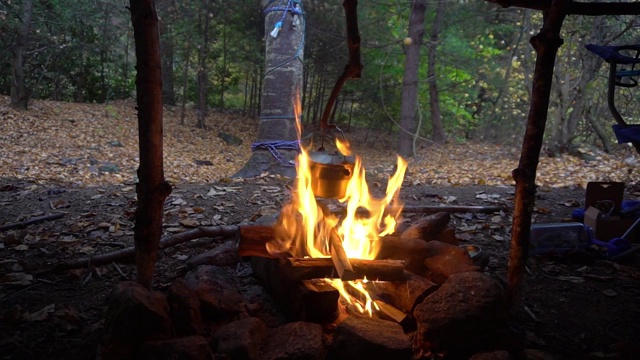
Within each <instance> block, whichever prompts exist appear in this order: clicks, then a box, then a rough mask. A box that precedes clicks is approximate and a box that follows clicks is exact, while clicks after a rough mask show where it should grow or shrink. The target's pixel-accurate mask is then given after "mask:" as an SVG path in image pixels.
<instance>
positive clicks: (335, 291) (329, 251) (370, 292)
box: [239, 107, 449, 322]
mask: <svg viewBox="0 0 640 360" xmlns="http://www.w3.org/2000/svg"><path fill="white" fill-rule="evenodd" d="M295 113H296V125H297V130H298V137H299V138H300V133H301V124H300V121H299V116H298V114H300V109H299V107H297V108H296V109H295ZM335 146H336V151H335V152H334V153H330V152H328V151H326V150H325V149H324V146H322V147H321V148H320V150H318V151H311V150H309V149H310V148H311V146H309V147H307V148H305V147H302V146H301V148H302V149H301V152H300V154H299V155H298V156H297V159H296V173H297V176H296V181H295V186H294V188H293V190H292V196H291V200H290V202H289V203H287V204H286V205H285V206H284V207H283V208H282V210H281V212H280V216H279V217H278V219H277V221H276V223H275V224H274V225H272V226H249V227H243V228H241V229H240V237H241V239H240V244H239V253H240V255H243V256H259V257H261V258H263V259H262V260H260V259H256V260H254V261H253V264H254V270H255V272H256V273H257V276H258V277H259V278H262V280H263V282H265V284H266V285H267V287H269V288H271V289H272V291H274V292H275V293H277V294H278V295H277V297H285V298H286V297H289V298H295V299H299V301H298V304H297V306H296V305H295V304H294V306H293V308H296V310H295V311H294V312H295V313H297V314H298V315H300V314H304V315H302V317H303V318H305V319H307V320H309V319H311V320H315V321H320V322H327V321H331V320H333V319H334V318H335V317H336V316H337V313H338V310H337V304H338V299H341V300H342V302H343V303H344V304H345V305H346V308H347V309H348V310H349V311H351V310H354V311H357V312H359V313H366V314H368V315H369V316H372V315H373V314H374V313H377V312H382V316H383V317H386V318H391V319H392V320H395V321H397V322H402V321H403V320H404V319H405V317H406V314H405V312H410V311H411V309H412V308H413V307H414V305H415V304H414V302H415V301H416V300H417V299H418V298H423V297H424V296H426V295H425V294H426V292H427V291H426V290H428V289H431V291H433V289H435V284H433V283H431V282H430V281H428V280H427V279H424V278H421V277H418V276H414V275H413V274H411V273H408V272H407V271H405V269H406V268H410V269H414V270H416V272H419V270H418V268H422V264H421V263H422V261H423V259H422V258H423V257H425V256H426V253H425V251H424V248H423V247H422V245H424V244H426V243H425V242H424V241H423V240H420V242H419V243H417V242H416V241H414V240H415V239H400V237H399V236H397V235H393V234H395V233H396V228H397V226H398V224H399V223H400V222H401V214H402V210H403V203H402V201H401V200H400V198H399V195H400V188H401V186H402V182H403V179H404V175H405V171H406V169H407V162H406V161H405V160H404V159H403V158H402V157H400V156H398V158H397V164H396V170H395V173H394V174H393V175H392V176H390V177H389V180H388V183H387V188H386V191H385V194H384V196H382V197H374V196H372V195H371V193H370V191H369V187H368V185H367V181H366V177H365V168H364V167H363V164H362V159H361V158H360V157H359V156H357V155H354V154H352V152H351V150H350V144H349V142H348V141H347V140H346V139H344V138H341V137H336V140H335ZM448 221H449V215H448V214H446V213H442V214H436V215H435V216H431V217H429V218H427V221H426V222H422V223H419V224H416V226H414V233H416V231H417V233H420V232H421V231H422V230H423V229H424V228H425V226H426V227H427V228H428V227H432V228H433V229H436V230H437V231H441V230H442V229H443V228H444V227H446V225H447V223H448ZM434 225H435V226H434ZM433 229H432V231H431V232H433ZM409 232H411V231H409ZM431 235H435V234H431ZM383 240H384V241H383ZM383 244H384V246H383ZM381 252H382V253H381ZM398 253H402V254H401V255H400V256H396V255H397V254H398ZM416 255H417V256H418V257H420V259H418V257H416ZM264 258H270V259H268V260H266V261H265V260H264ZM416 279H418V280H416ZM407 284H410V286H411V287H412V288H413V289H412V291H409V292H411V293H413V295H414V296H413V297H412V299H409V300H407V299H405V300H398V298H402V297H407V295H405V294H402V291H396V290H395V289H396V288H401V287H403V286H408V285H407ZM292 289H297V290H292ZM285 302H287V303H290V301H289V300H286V299H285ZM398 302H400V303H402V304H403V306H401V309H402V310H399V309H398V308H396V307H395V306H393V305H391V304H390V303H395V304H396V305H397V304H398ZM294 303H295V301H294ZM312 314H313V315H312Z"/></svg>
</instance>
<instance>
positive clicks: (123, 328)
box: [103, 281, 173, 359]
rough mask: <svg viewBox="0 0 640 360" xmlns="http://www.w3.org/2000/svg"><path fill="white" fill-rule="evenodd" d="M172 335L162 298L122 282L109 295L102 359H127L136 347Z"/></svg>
mask: <svg viewBox="0 0 640 360" xmlns="http://www.w3.org/2000/svg"><path fill="white" fill-rule="evenodd" d="M172 335H173V328H172V325H171V319H170V318H169V305H168V304H167V299H166V298H165V296H164V295H162V294H161V293H159V292H156V291H149V290H147V289H145V288H144V287H143V286H141V285H139V284H137V283H135V282H132V281H125V282H122V283H120V284H118V285H116V287H115V290H114V291H113V293H112V294H111V298H110V300H109V305H108V307H107V315H106V322H105V344H106V346H105V348H104V350H105V353H104V354H103V356H104V358H105V359H117V358H130V357H131V356H132V354H134V353H135V350H136V348H137V346H138V345H139V344H141V343H142V342H144V341H149V340H159V339H166V338H168V337H170V336H172Z"/></svg>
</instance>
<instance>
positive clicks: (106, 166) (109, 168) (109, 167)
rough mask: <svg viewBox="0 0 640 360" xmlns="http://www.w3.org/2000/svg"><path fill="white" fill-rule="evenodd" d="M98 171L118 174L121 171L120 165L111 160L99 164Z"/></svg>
mask: <svg viewBox="0 0 640 360" xmlns="http://www.w3.org/2000/svg"><path fill="white" fill-rule="evenodd" d="M98 171H100V172H103V173H113V174H117V173H119V172H120V168H119V167H118V165H116V164H114V163H110V162H103V163H101V165H100V166H98Z"/></svg>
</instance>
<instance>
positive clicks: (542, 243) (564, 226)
mask: <svg viewBox="0 0 640 360" xmlns="http://www.w3.org/2000/svg"><path fill="white" fill-rule="evenodd" d="M591 240H592V239H591V232H590V231H589V228H587V227H586V226H584V224H582V223H579V222H568V223H550V224H533V225H531V241H530V248H529V254H530V255H563V254H566V253H568V252H571V251H575V250H578V249H584V248H586V247H588V246H589V245H590V244H591V243H592V241H591Z"/></svg>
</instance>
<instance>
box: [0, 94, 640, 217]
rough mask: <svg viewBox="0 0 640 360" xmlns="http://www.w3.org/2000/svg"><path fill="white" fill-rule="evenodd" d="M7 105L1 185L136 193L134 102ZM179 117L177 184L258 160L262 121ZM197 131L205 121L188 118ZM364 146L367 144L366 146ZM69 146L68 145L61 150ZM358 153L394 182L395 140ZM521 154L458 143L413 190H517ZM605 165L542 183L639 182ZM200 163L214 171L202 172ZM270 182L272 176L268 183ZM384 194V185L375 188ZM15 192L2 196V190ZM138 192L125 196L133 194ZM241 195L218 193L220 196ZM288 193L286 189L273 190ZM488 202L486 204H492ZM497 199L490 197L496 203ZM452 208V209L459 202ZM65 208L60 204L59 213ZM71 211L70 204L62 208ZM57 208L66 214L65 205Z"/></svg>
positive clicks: (426, 161) (429, 159)
mask: <svg viewBox="0 0 640 360" xmlns="http://www.w3.org/2000/svg"><path fill="white" fill-rule="evenodd" d="M7 103H8V98H7V97H6V96H0V110H2V113H3V114H4V115H5V116H4V117H3V121H2V122H0V134H3V136H2V138H1V139H0V140H1V145H2V146H0V177H2V176H5V177H11V178H16V179H26V180H31V181H34V182H35V183H36V185H43V184H46V183H66V184H74V185H76V186H87V185H96V184H114V183H116V184H119V183H124V184H132V183H134V182H135V181H136V169H137V167H138V147H137V143H138V137H137V135H138V134H137V126H136V124H137V121H136V119H137V117H136V111H135V103H134V102H133V101H130V100H127V101H115V102H111V103H109V104H108V105H105V104H77V103H62V102H55V101H41V100H35V101H34V103H33V104H32V105H31V106H30V110H29V111H26V112H24V111H16V110H13V109H10V108H9V107H8V106H6V105H5V104H7ZM179 113H180V112H179V111H173V109H172V108H169V109H167V111H165V113H164V116H165V119H164V124H165V134H166V135H165V139H164V158H165V161H164V163H165V164H164V170H165V177H166V178H167V179H168V180H169V181H171V182H173V183H203V182H209V181H213V180H217V179H227V180H228V182H229V183H231V182H232V180H231V179H230V176H231V175H233V174H234V173H235V172H236V171H237V170H238V169H240V168H241V167H242V166H243V165H244V164H245V163H246V161H247V159H248V158H249V157H250V156H251V150H250V144H251V143H252V142H253V141H254V140H255V138H256V131H257V125H258V121H257V120H256V119H248V118H243V117H241V116H238V115H233V114H220V113H215V112H211V114H210V115H209V116H208V118H207V119H206V123H207V125H208V126H209V127H210V129H215V130H216V131H211V130H202V129H199V128H195V127H193V126H192V125H186V126H185V125H180V117H179ZM186 123H187V124H195V114H193V113H191V112H187V118H186ZM219 131H223V132H225V133H229V134H231V135H233V136H235V137H238V138H240V139H242V141H243V145H242V146H229V145H227V144H226V143H225V142H224V141H223V140H222V139H220V138H218V136H217V133H218V132H219ZM362 138H363V139H364V137H362ZM60 139H65V141H60ZM349 140H350V141H351V145H352V148H353V150H354V152H355V153H357V154H359V155H360V156H362V158H363V162H364V165H365V168H367V169H371V170H370V172H371V173H374V174H387V173H389V171H388V170H390V168H391V167H392V166H393V164H395V155H394V153H393V151H389V149H390V148H393V147H394V146H395V139H393V138H392V137H389V136H380V137H378V138H377V140H376V141H377V143H378V144H377V145H376V146H371V142H369V143H364V142H362V141H359V140H360V139H359V136H358V134H357V132H356V131H355V130H354V131H352V133H351V134H350V139H349ZM518 155H519V150H518V148H516V147H507V146H499V145H491V144H481V143H465V144H462V145H456V144H448V145H445V146H441V147H425V148H421V149H419V150H418V153H417V155H416V158H415V159H413V160H411V161H410V164H409V168H410V169H411V170H412V171H410V172H409V173H408V174H407V179H406V180H407V184H408V185H410V186H411V185H413V186H422V185H443V186H459V185H489V186H493V185H507V186H510V185H513V184H514V181H513V178H512V176H511V171H512V170H513V169H515V168H516V167H517V158H518ZM596 155H597V156H595V155H594V158H595V159H597V160H596V161H586V160H582V159H579V158H577V157H573V156H559V157H555V158H547V157H542V158H541V159H540V164H539V167H538V174H537V178H536V182H537V183H538V184H539V185H541V186H549V187H560V186H576V185H578V186H586V183H587V182H588V181H592V180H602V179H603V178H605V177H606V178H607V179H609V180H612V181H625V180H627V179H630V178H634V177H636V178H637V175H638V172H639V171H640V170H639V169H638V167H634V166H631V165H629V162H628V161H625V160H624V159H623V158H622V157H620V156H616V155H609V154H604V153H598V154H596ZM193 159H198V160H199V162H202V163H206V164H207V166H200V165H198V164H197V163H196V162H194V160H193ZM263 176H267V174H264V175H263ZM374 187H375V184H374ZM9 190H10V189H9V188H7V189H4V188H0V191H9ZM132 190H133V187H132V186H128V187H127V188H125V189H122V191H123V192H126V191H132ZM230 191H233V190H232V189H228V188H222V189H216V188H215V187H212V190H211V191H210V193H211V195H207V196H217V195H220V193H227V192H230ZM264 191H265V192H271V191H274V192H278V189H265V190H264ZM483 196H484V195H481V197H479V198H482V197H483ZM486 196H487V198H488V200H491V196H490V195H488V194H487V195H486ZM449 202H451V201H449ZM54 205H55V204H54ZM61 205H62V204H61ZM56 206H57V205H56Z"/></svg>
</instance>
